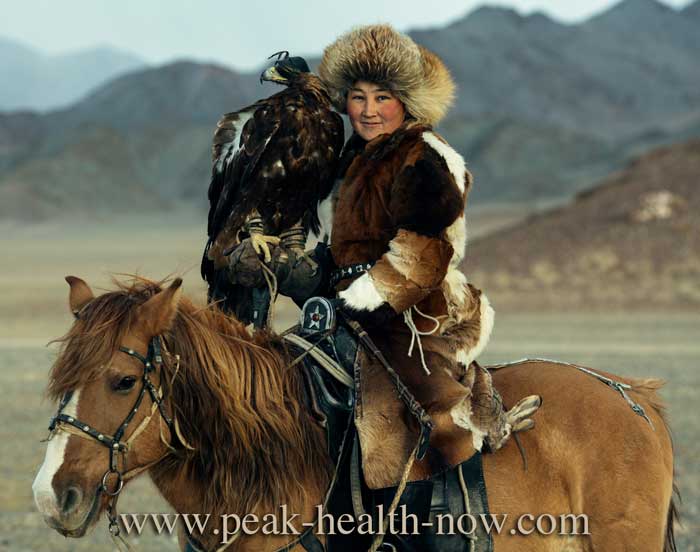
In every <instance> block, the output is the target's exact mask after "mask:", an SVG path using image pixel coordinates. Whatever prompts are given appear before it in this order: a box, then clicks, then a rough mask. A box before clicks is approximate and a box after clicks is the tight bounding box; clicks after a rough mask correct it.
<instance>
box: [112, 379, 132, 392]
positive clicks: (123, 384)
mask: <svg viewBox="0 0 700 552" xmlns="http://www.w3.org/2000/svg"><path fill="white" fill-rule="evenodd" d="M135 383H136V378H135V377H134V376H125V377H123V378H122V379H120V380H119V381H118V382H117V384H116V385H115V386H114V390H115V391H122V392H124V391H130V390H131V389H132V388H133V387H134V384H135Z"/></svg>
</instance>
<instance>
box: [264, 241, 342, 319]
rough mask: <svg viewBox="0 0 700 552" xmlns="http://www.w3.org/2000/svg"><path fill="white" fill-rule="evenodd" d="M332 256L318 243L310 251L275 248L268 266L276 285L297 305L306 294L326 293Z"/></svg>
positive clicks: (304, 298) (306, 297)
mask: <svg viewBox="0 0 700 552" xmlns="http://www.w3.org/2000/svg"><path fill="white" fill-rule="evenodd" d="M332 262H333V261H332V258H331V257H330V252H329V251H328V246H327V245H326V244H324V243H319V244H318V245H317V246H316V248H315V249H314V250H313V251H305V252H303V253H302V252H300V251H299V250H296V249H283V248H277V249H276V250H275V253H274V254H273V257H272V263H271V267H272V270H273V271H274V273H275V276H276V277H277V288H278V290H279V292H280V293H281V294H282V295H286V296H287V297H291V298H292V300H293V301H294V302H295V303H296V304H297V305H299V306H301V305H303V304H304V302H305V301H306V300H307V299H308V298H309V297H314V296H316V295H323V296H327V295H328V291H329V290H328V287H329V276H330V273H331V270H332V266H331V265H332Z"/></svg>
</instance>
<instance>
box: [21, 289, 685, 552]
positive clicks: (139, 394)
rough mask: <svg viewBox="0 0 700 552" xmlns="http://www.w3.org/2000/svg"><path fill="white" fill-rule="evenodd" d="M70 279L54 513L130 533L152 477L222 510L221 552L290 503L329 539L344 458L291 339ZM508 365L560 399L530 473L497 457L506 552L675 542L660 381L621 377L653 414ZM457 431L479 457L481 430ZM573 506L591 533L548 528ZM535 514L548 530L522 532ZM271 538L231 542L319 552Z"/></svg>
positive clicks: (517, 382)
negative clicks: (120, 505)
mask: <svg viewBox="0 0 700 552" xmlns="http://www.w3.org/2000/svg"><path fill="white" fill-rule="evenodd" d="M66 280H67V281H68V283H69V285H70V292H69V306H70V309H71V311H72V312H73V314H74V315H75V321H74V323H73V325H72V326H71V328H70V330H69V331H68V333H67V334H66V335H65V336H64V337H63V338H61V339H60V340H59V341H60V343H61V347H60V351H59V354H58V356H57V359H56V361H55V363H54V365H53V366H52V368H51V371H50V374H49V385H48V389H47V393H48V395H49V396H50V397H51V398H52V399H54V400H60V403H59V415H58V417H57V419H56V420H54V422H53V423H52V427H53V431H52V435H51V438H50V440H49V442H48V445H47V450H46V456H45V459H44V463H43V465H42V466H41V468H40V471H39V472H38V474H37V476H36V479H35V481H34V484H33V491H34V497H35V502H36V505H37V507H38V509H39V511H40V512H41V513H42V514H43V516H44V519H45V521H46V523H47V524H48V525H49V526H50V527H52V528H54V529H55V530H56V531H58V532H59V533H61V534H63V535H64V536H68V537H82V536H84V535H85V534H86V533H87V531H88V529H90V528H91V527H93V526H94V524H95V523H96V521H97V520H98V518H99V516H100V515H101V514H102V513H103V512H106V513H107V516H108V518H109V519H110V520H111V523H110V527H111V528H114V526H115V525H116V520H115V515H116V512H115V502H116V496H118V493H119V491H121V489H122V486H123V485H124V484H125V483H126V484H128V482H129V481H130V480H131V479H133V478H134V477H136V476H137V475H140V474H141V473H146V472H147V473H148V474H149V476H150V478H151V479H152V481H153V483H154V484H155V486H156V488H157V489H158V490H159V492H160V493H161V494H162V496H163V497H164V498H165V499H166V501H167V502H168V503H169V504H170V505H171V506H172V507H173V508H174V510H175V511H176V512H178V513H204V514H211V517H210V520H213V523H209V524H207V526H206V528H204V529H203V530H201V531H200V530H195V532H194V533H192V536H191V539H194V541H195V542H196V543H197V544H198V548H200V549H202V550H219V549H220V547H221V545H222V542H224V540H223V539H222V536H224V533H225V532H226V531H229V533H233V532H231V531H230V528H229V527H227V523H229V522H230V520H232V519H242V518H243V517H244V516H246V515H254V516H256V517H255V519H258V520H260V519H271V518H269V517H268V518H266V517H265V516H269V515H273V516H278V515H279V514H280V507H281V505H286V508H287V511H288V512H290V513H291V512H293V514H290V515H294V516H296V521H295V525H294V527H301V528H302V529H303V528H304V527H312V526H313V529H312V531H313V532H318V526H317V525H315V523H316V518H317V516H318V515H319V512H320V511H321V510H319V508H318V505H322V504H323V502H324V498H325V493H326V490H327V489H328V487H329V485H330V484H331V481H332V479H333V474H334V466H333V465H332V462H331V460H330V458H329V456H328V454H327V452H326V446H325V445H326V443H325V440H326V436H325V433H324V431H323V429H322V428H321V427H319V425H318V423H317V421H316V420H315V419H314V418H313V417H312V415H311V414H310V413H309V411H308V408H307V407H306V405H305V402H304V400H303V399H302V396H303V390H302V388H303V381H302V379H301V377H300V375H299V370H298V369H297V368H296V367H295V366H294V365H293V362H292V357H293V355H292V354H291V353H290V351H288V350H287V348H286V346H285V344H284V342H283V341H282V340H281V339H280V338H279V336H276V335H275V334H273V333H271V332H267V331H263V332H256V333H254V334H253V335H250V333H249V332H248V331H247V330H246V328H245V327H244V325H243V324H242V323H241V322H240V321H238V320H236V319H234V318H232V317H230V316H228V315H226V314H224V313H222V312H221V311H220V310H218V309H216V308H215V307H212V306H211V305H210V306H197V305H195V304H194V303H193V302H192V301H190V300H189V299H187V298H186V297H183V295H182V288H181V283H182V281H181V280H180V279H175V280H174V281H173V282H172V283H171V284H170V285H169V286H167V287H166V286H165V284H164V283H162V282H161V283H155V282H150V281H147V280H144V279H134V281H133V282H132V283H130V284H127V283H121V284H119V283H118V287H117V289H116V290H114V291H111V292H106V293H104V294H102V295H99V296H97V297H96V296H95V295H94V294H93V292H92V290H91V289H90V287H89V286H88V285H87V284H86V283H85V282H84V281H83V280H81V279H79V278H76V277H67V278H66ZM599 373H600V374H604V375H607V376H609V377H611V378H612V377H613V376H612V375H610V374H605V373H603V372H599ZM492 375H493V379H494V384H495V385H496V387H497V388H498V389H499V390H500V392H501V395H502V396H503V399H504V402H505V403H508V402H509V401H510V403H511V404H512V403H513V401H515V400H516V399H517V398H518V397H520V396H522V395H523V393H525V394H539V395H540V396H541V397H542V399H543V406H542V407H541V408H540V410H539V413H538V415H537V427H536V428H535V429H533V430H530V431H528V432H527V433H523V434H520V441H521V446H522V449H523V450H524V451H525V453H526V458H527V467H526V466H525V465H524V464H523V461H522V458H521V455H520V452H519V450H518V447H517V446H516V444H514V443H513V441H512V440H511V441H509V442H508V443H507V444H506V446H504V447H503V448H502V449H501V450H499V451H497V452H495V453H493V454H484V455H483V472H484V478H485V481H486V484H487V488H488V504H489V507H490V511H491V512H493V513H494V514H496V515H500V516H503V519H505V517H506V516H507V518H508V520H509V521H508V522H506V525H505V527H506V528H505V529H503V530H502V531H497V532H495V534H492V536H493V543H494V547H495V550H496V551H497V552H516V551H518V552H520V551H522V550H528V551H531V552H549V551H555V550H556V551H567V552H572V551H594V552H603V551H604V552H611V551H615V552H625V551H629V552H632V551H634V552H643V551H649V552H651V551H654V552H661V551H663V552H673V551H675V543H674V535H673V524H674V520H675V519H676V516H677V508H676V503H675V498H674V494H673V493H674V474H673V451H672V443H671V438H670V435H669V430H668V425H667V422H666V418H665V414H664V409H663V405H662V404H661V402H660V400H659V398H658V396H657V391H658V389H659V388H660V386H661V382H660V381H659V380H628V379H624V378H618V377H616V378H615V379H616V380H617V381H620V382H624V383H625V384H627V385H629V386H630V387H629V388H627V394H628V398H631V399H633V400H634V401H635V402H636V403H637V404H638V405H639V406H641V407H642V408H643V409H644V411H645V413H646V414H645V416H646V418H645V417H642V416H639V415H637V414H635V413H634V412H633V411H632V410H631V409H630V407H629V404H628V403H627V402H626V401H625V400H623V398H622V397H621V396H620V394H619V393H616V392H615V390H614V389H611V388H610V387H608V386H606V385H602V384H601V382H600V381H599V380H598V379H596V378H593V377H591V376H590V375H589V374H586V373H584V372H582V371H581V370H576V369H573V368H571V367H567V366H565V365H562V364H560V363H556V362H553V361H544V360H541V361H520V362H515V363H511V364H509V365H506V366H503V367H501V368H499V369H495V370H493V371H492ZM445 418H447V419H449V418H450V416H449V415H446V416H445ZM455 430H456V431H463V432H464V438H463V439H462V440H461V441H460V442H461V443H463V446H464V447H467V448H469V447H472V449H471V453H472V454H474V453H475V452H476V451H474V449H473V445H472V442H473V441H472V439H471V437H470V434H469V433H468V432H467V431H466V430H463V429H461V428H457V427H456V426H455ZM415 464H416V470H417V471H416V473H422V472H425V471H426V469H427V468H426V466H424V465H423V466H421V462H418V461H417V462H416V463H415ZM571 514H576V515H581V514H584V515H585V516H586V520H585V521H586V523H587V530H586V531H582V532H579V534H577V535H571V534H570V535H566V534H558V533H559V531H556V532H554V534H549V533H552V532H553V529H552V530H550V528H549V527H539V525H538V526H537V528H538V529H539V530H537V531H535V528H534V527H533V526H534V523H535V522H534V519H535V517H534V516H538V515H547V516H548V518H547V519H548V524H551V523H553V522H554V521H556V519H559V518H562V519H563V517H565V516H566V515H571ZM227 516H228V517H227ZM231 516H238V518H235V517H231ZM524 516H530V517H529V518H526V519H527V520H528V522H527V524H525V523H523V524H522V525H523V526H524V527H526V528H529V529H531V531H529V532H530V533H532V534H529V535H526V534H525V533H527V532H528V531H516V530H515V529H510V528H511V527H515V525H514V523H513V521H512V520H516V519H517V520H518V523H520V520H521V519H522V518H523V517H524ZM542 525H546V524H542ZM518 528H520V525H518ZM508 529H510V530H508ZM308 532H309V530H306V532H304V533H302V535H304V534H308ZM268 533H274V534H263V533H262V532H260V531H257V532H256V531H247V532H245V531H241V530H238V531H237V532H235V533H234V534H229V535H228V536H229V537H230V541H228V542H227V544H228V545H229V548H228V550H236V551H260V550H269V551H272V550H303V549H305V547H304V543H303V542H301V541H302V539H301V537H299V536H298V535H295V534H283V532H281V531H279V532H274V531H268ZM562 533H563V531H562ZM319 538H320V539H321V540H323V536H322V535H321V536H320V537H319ZM180 546H181V548H182V549H185V547H186V539H184V538H183V537H182V534H181V539H180Z"/></svg>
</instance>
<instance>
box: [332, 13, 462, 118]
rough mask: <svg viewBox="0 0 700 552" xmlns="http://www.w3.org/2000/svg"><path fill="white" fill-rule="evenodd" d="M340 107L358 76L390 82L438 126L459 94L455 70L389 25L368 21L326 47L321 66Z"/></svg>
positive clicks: (411, 109)
mask: <svg viewBox="0 0 700 552" xmlns="http://www.w3.org/2000/svg"><path fill="white" fill-rule="evenodd" d="M318 73H319V75H320V77H321V79H322V80H323V81H324V82H325V83H326V86H328V88H329V91H330V93H331V98H332V99H333V103H334V105H335V107H336V109H337V110H338V111H340V112H341V113H345V112H346V110H345V101H346V97H347V92H348V90H349V89H350V88H351V87H352V85H353V84H354V83H355V82H357V81H358V80H364V81H368V82H373V83H376V84H379V85H382V86H386V87H387V88H388V89H389V90H391V91H392V92H393V93H394V94H395V95H396V97H397V98H398V99H399V100H401V102H403V104H404V106H405V107H406V110H407V111H408V113H409V114H410V115H411V116H413V117H414V118H415V119H416V120H417V121H418V122H421V123H424V124H428V125H435V124H437V123H438V122H439V121H440V119H442V118H443V117H444V116H445V114H446V113H447V110H448V109H449V107H450V105H451V104H452V101H453V99H454V91H455V85H454V82H453V80H452V76H451V75H450V72H449V71H448V70H447V67H445V65H444V64H443V63H442V61H441V60H440V58H438V57H437V56H436V55H435V54H433V53H432V52H430V51H428V50H427V49H425V48H423V47H422V46H418V45H417V44H416V43H415V42H413V40H411V38H410V37H408V36H406V35H405V34H402V33H399V32H397V31H395V30H394V29H393V28H391V27H390V26H389V25H367V26H365V27H358V28H356V29H353V30H352V31H350V32H348V33H346V34H344V35H342V36H341V37H340V38H338V39H337V40H336V41H335V42H334V43H333V44H331V45H330V46H328V47H327V48H326V49H325V50H324V52H323V59H322V60H321V64H320V65H319V68H318Z"/></svg>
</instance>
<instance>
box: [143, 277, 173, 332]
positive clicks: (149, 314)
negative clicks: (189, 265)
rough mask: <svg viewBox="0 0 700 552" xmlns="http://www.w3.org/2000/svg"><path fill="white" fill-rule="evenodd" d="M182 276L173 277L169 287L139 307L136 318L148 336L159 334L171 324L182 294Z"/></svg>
mask: <svg viewBox="0 0 700 552" xmlns="http://www.w3.org/2000/svg"><path fill="white" fill-rule="evenodd" d="M181 286H182V278H175V280H173V283H172V284H170V287H168V288H167V289H164V290H163V291H161V292H160V293H157V294H156V295H154V296H153V297H151V298H150V299H149V300H148V301H146V302H145V303H144V304H143V305H141V306H140V307H139V310H138V314H137V320H138V324H139V325H140V327H141V329H142V330H143V332H144V333H145V334H146V335H147V336H148V337H153V336H155V335H160V334H162V333H163V332H166V331H167V330H169V329H170V327H171V326H172V323H173V320H174V319H175V314H176V313H177V305H178V303H179V302H180V297H181V296H182V288H181Z"/></svg>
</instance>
